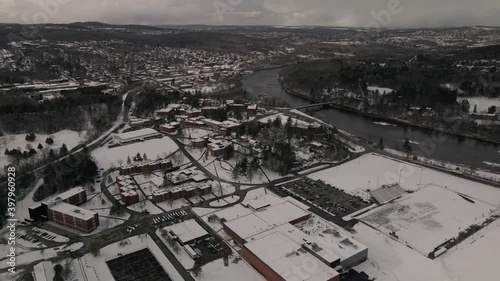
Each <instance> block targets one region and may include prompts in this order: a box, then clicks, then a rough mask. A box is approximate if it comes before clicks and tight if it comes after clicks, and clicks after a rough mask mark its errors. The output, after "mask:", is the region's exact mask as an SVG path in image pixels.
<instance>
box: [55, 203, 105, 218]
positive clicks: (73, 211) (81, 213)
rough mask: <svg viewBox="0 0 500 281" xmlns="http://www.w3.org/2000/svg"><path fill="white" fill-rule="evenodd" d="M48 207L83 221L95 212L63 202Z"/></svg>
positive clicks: (91, 216)
mask: <svg viewBox="0 0 500 281" xmlns="http://www.w3.org/2000/svg"><path fill="white" fill-rule="evenodd" d="M50 209H52V210H54V211H57V212H60V213H63V214H67V215H70V216H72V217H75V218H79V219H82V220H85V221H87V220H89V219H92V218H93V217H94V216H95V214H96V213H95V212H92V211H89V210H87V209H84V208H80V207H78V206H74V205H71V204H67V203H64V202H62V203H59V204H57V205H55V206H53V207H51V208H50Z"/></svg>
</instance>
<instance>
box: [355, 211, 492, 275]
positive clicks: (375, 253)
mask: <svg viewBox="0 0 500 281" xmlns="http://www.w3.org/2000/svg"><path fill="white" fill-rule="evenodd" d="M354 229H355V231H356V233H355V234H354V239H356V240H357V241H359V242H361V243H363V244H364V245H366V246H368V248H369V253H368V261H366V262H364V263H362V264H361V265H358V266H356V267H355V269H356V270H358V271H364V272H366V273H367V274H368V275H370V277H372V278H373V277H374V278H376V280H381V281H401V280H405V281H406V280H411V281H429V280H438V281H442V280H444V281H471V280H500V271H499V270H498V260H499V259H500V239H498V237H499V236H500V220H496V221H495V222H494V223H493V224H491V225H489V226H488V227H487V228H484V229H482V230H480V231H479V232H477V233H476V234H474V236H472V237H469V238H467V239H466V240H464V241H462V242H461V243H460V244H459V245H458V247H457V248H452V249H450V250H448V252H446V253H445V254H444V255H442V256H440V257H439V258H437V259H435V260H431V259H428V258H426V257H424V256H423V255H421V254H419V253H418V252H416V251H414V250H412V249H410V248H408V247H406V246H404V245H403V244H401V243H399V242H397V241H395V240H393V239H390V238H388V237H387V236H385V235H384V234H382V233H380V232H379V231H377V230H374V229H373V228H370V227H369V226H367V225H364V224H362V223H358V224H357V225H356V226H355V227H354Z"/></svg>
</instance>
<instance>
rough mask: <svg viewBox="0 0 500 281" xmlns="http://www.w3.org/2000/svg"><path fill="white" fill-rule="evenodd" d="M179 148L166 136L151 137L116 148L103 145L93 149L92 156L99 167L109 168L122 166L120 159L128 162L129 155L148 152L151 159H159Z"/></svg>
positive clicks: (131, 156)
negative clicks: (159, 137) (160, 137)
mask: <svg viewBox="0 0 500 281" xmlns="http://www.w3.org/2000/svg"><path fill="white" fill-rule="evenodd" d="M177 149H179V148H178V147H177V145H176V144H175V143H174V142H173V141H172V140H171V139H170V138H168V137H164V138H162V139H151V140H147V141H144V142H137V143H133V144H128V145H124V146H118V147H114V148H108V147H106V146H103V147H100V148H98V149H96V150H94V151H92V156H93V157H94V158H95V160H96V161H97V165H98V166H99V167H101V168H105V169H109V168H110V167H113V166H114V167H118V166H120V164H119V163H118V161H121V162H122V164H126V163H127V157H128V156H130V158H133V157H134V156H135V155H136V154H137V153H140V154H141V155H143V154H144V153H146V155H147V156H148V158H149V159H157V158H159V157H165V156H168V155H170V154H171V153H173V152H174V151H176V150H177Z"/></svg>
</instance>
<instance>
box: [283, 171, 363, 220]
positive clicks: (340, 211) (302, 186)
mask: <svg viewBox="0 0 500 281" xmlns="http://www.w3.org/2000/svg"><path fill="white" fill-rule="evenodd" d="M278 189H279V190H281V191H282V192H285V193H286V194H288V195H290V196H292V197H294V198H296V199H298V200H300V201H307V202H309V203H311V204H313V205H315V206H316V207H318V208H320V209H322V210H323V211H326V212H328V213H330V214H332V215H335V216H340V217H344V216H346V215H349V214H352V213H354V212H356V211H358V210H361V209H364V208H365V207H367V206H369V205H370V204H369V203H368V202H365V201H363V200H362V199H361V198H360V197H355V196H352V195H350V194H347V193H345V192H343V191H342V190H340V189H338V188H336V187H334V186H331V185H328V184H325V183H323V182H322V181H314V180H310V179H304V180H299V181H294V182H291V183H288V184H285V185H282V186H280V187H278Z"/></svg>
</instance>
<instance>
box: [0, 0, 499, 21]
mask: <svg viewBox="0 0 500 281" xmlns="http://www.w3.org/2000/svg"><path fill="white" fill-rule="evenodd" d="M377 15H381V16H377ZM76 21H101V22H107V23H115V24H148V25H158V24H216V25H219V24H220V25H224V24H226V25H238V24H240V25H262V24H265V25H326V26H353V27H354V26H358V27H365V26H376V25H379V26H383V27H442V26H468V25H497V26H500V0H0V22H17V23H47V22H54V23H68V22H76Z"/></svg>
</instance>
